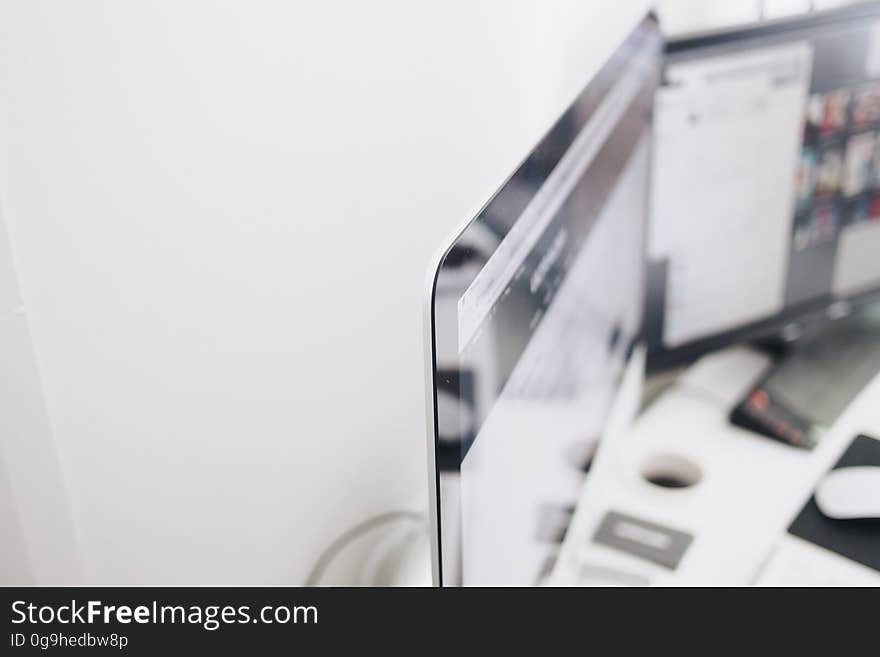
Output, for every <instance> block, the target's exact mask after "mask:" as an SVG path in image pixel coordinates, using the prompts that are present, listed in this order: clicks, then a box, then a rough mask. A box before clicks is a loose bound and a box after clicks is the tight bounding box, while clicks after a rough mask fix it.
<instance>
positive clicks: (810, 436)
mask: <svg viewBox="0 0 880 657" xmlns="http://www.w3.org/2000/svg"><path fill="white" fill-rule="evenodd" d="M878 372H880V314H878V312H877V310H876V309H869V310H864V311H862V312H860V313H856V314H854V315H852V316H850V317H846V318H843V319H840V320H837V321H835V322H831V323H829V324H827V325H826V326H824V327H822V329H821V330H819V331H818V332H816V333H814V334H813V335H811V336H809V337H804V338H801V339H800V340H798V341H797V342H796V343H794V344H792V345H790V346H789V347H788V350H787V351H786V352H785V353H783V354H782V355H781V356H779V357H778V360H777V361H776V363H775V364H774V365H773V368H772V369H771V370H770V372H768V373H767V375H765V376H764V377H763V379H762V380H761V382H760V383H759V384H758V385H757V386H756V387H755V388H754V389H753V390H752V391H750V392H749V394H748V395H746V397H745V399H743V401H742V402H740V404H739V405H738V406H737V407H736V408H735V409H734V410H733V413H732V414H731V416H730V421H731V422H732V423H733V424H734V425H736V426H739V427H743V428H744V429H748V430H749V431H754V432H756V433H760V434H762V435H764V436H768V437H770V438H774V439H776V440H780V441H782V442H784V443H787V444H789V445H795V446H797V447H806V448H808V449H812V448H813V447H815V445H816V444H817V443H818V442H819V440H820V439H821V437H822V434H823V433H824V432H825V429H826V427H830V426H831V425H832V424H834V422H835V421H836V420H837V418H838V417H839V416H840V414H841V413H842V412H843V411H844V409H846V407H847V406H848V405H849V404H850V402H851V401H852V400H853V399H855V397H856V396H857V395H858V394H859V392H861V391H862V389H863V388H864V387H865V386H866V385H867V384H868V383H869V382H870V381H871V379H873V378H874V377H875V376H876V375H877V373H878Z"/></svg>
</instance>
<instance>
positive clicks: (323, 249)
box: [0, 0, 648, 584]
mask: <svg viewBox="0 0 880 657" xmlns="http://www.w3.org/2000/svg"><path fill="white" fill-rule="evenodd" d="M647 4H648V3H647V1H642V0H633V1H631V2H625V3H613V4H609V3H606V2H601V1H599V0H590V1H589V2H585V1H581V0H577V1H576V0H560V1H558V2H554V3H545V2H540V1H539V0H518V1H516V2H509V1H507V0H504V1H502V0H484V1H482V2H477V3H473V2H468V3H465V2H457V3H456V2H452V3H433V4H421V3H411V2H404V1H403V0H394V1H385V2H377V3H362V2H354V1H353V0H351V1H342V2H327V3H291V2H281V1H277V2H268V1H257V2H248V3H241V2H220V1H216V2H196V1H192V0H188V1H185V2H178V1H175V2H171V1H169V0H164V1H159V2H150V3H117V2H110V1H101V2H99V1H97V0H90V1H84V2H78V3H75V4H74V3H68V2H62V1H60V0H58V1H54V2H50V1H46V0H42V1H37V0H26V1H25V0H17V1H10V2H4V3H3V4H2V6H0V197H2V200H3V203H4V209H5V217H4V219H5V221H6V224H7V227H8V229H9V234H10V237H11V244H12V252H13V255H14V259H15V266H16V269H17V273H18V276H19V281H20V286H21V294H22V298H23V301H24V304H25V308H26V319H27V321H28V323H29V327H30V331H31V333H32V338H33V345H34V352H35V355H36V362H37V364H38V366H39V375H40V376H41V378H42V383H43V387H44V390H45V397H46V407H47V409H48V418H49V421H50V424H51V428H52V431H53V440H54V444H56V445H57V449H58V455H57V458H59V459H60V464H61V470H62V474H61V475H59V474H58V473H53V472H46V471H42V470H40V471H38V470H34V469H32V465H31V464H30V462H28V461H26V460H23V459H21V458H18V457H15V456H14V455H13V458H12V459H9V455H10V449H11V447H10V445H11V443H10V441H9V439H8V437H7V435H4V436H3V447H4V457H6V458H7V462H6V467H7V469H8V470H9V471H10V472H13V471H14V472H17V473H18V476H19V477H23V478H25V479H27V478H28V477H31V478H34V479H33V480H36V477H38V476H40V477H43V478H44V481H46V482H48V484H47V485H51V486H62V485H63V486H66V490H67V492H68V494H69V502H70V504H71V507H72V513H73V520H74V523H75V526H76V531H77V533H78V534H79V536H80V538H81V548H82V552H81V554H82V566H83V569H84V574H83V576H82V580H83V581H85V582H87V583H93V584H99V583H103V584H122V583H129V584H137V583H142V584H148V583H149V584H159V583H164V584H183V583H250V584H268V583H272V584H289V583H297V582H300V581H301V580H302V578H303V577H304V575H305V573H306V571H307V569H308V568H309V567H310V566H311V564H312V563H313V561H314V559H315V558H316V557H317V555H318V553H319V552H320V550H321V549H323V547H324V546H326V545H327V544H328V543H329V542H330V540H331V539H332V538H334V537H335V536H336V535H338V534H339V533H340V532H341V531H342V530H344V529H345V528H347V527H349V526H351V525H353V524H354V523H355V522H357V521H360V520H363V519H364V518H366V517H367V516H370V515H373V514H375V513H377V512H383V511H387V510H389V509H392V508H400V507H402V506H406V505H407V504H408V502H409V500H410V498H411V496H412V495H414V494H417V495H422V494H423V492H422V491H423V489H424V486H425V477H424V473H425V467H424V461H425V456H424V445H425V439H424V414H423V386H424V383H423V369H422V361H421V340H422V327H421V314H420V309H421V307H422V298H421V296H422V281H423V278H424V273H425V269H426V267H427V265H428V260H429V256H430V254H431V253H432V252H433V251H434V250H435V249H436V248H437V247H438V246H439V245H440V243H441V242H442V241H443V239H444V237H445V236H446V235H447V234H448V232H449V231H451V230H452V229H453V228H454V227H455V226H456V225H458V224H459V223H460V222H461V221H462V219H463V218H464V217H466V216H468V215H469V214H470V213H472V211H473V210H474V209H475V208H478V207H479V206H480V205H481V204H482V203H483V202H484V201H485V200H486V199H487V198H488V197H489V195H490V194H491V193H492V192H493V191H494V190H495V189H496V188H497V186H498V185H499V184H500V183H501V182H503V180H504V179H505V178H506V176H507V175H508V174H509V173H510V172H511V171H512V170H513V168H514V167H515V166H516V164H517V163H518V162H519V161H520V160H521V159H522V157H524V156H525V155H526V154H527V153H528V151H529V150H530V148H531V146H532V145H533V144H534V143H535V142H536V141H537V139H538V138H539V137H540V136H541V135H542V134H543V133H544V132H545V131H546V129H547V128H548V127H549V125H550V124H551V123H552V121H553V120H555V118H556V117H557V116H558V114H559V112H561V111H562V110H563V109H564V108H565V106H566V105H567V104H568V103H569V102H570V101H571V99H572V98H573V97H574V96H575V94H576V93H577V92H578V91H580V89H581V88H582V87H583V85H584V84H585V83H586V82H587V81H588V80H589V79H590V77H591V76H592V75H593V73H594V72H595V71H596V70H597V69H598V68H599V66H600V65H601V64H602V62H603V60H604V59H605V57H606V56H607V55H608V54H609V53H610V52H611V51H612V50H613V48H614V47H615V46H616V45H617V44H618V43H619V42H620V41H621V40H622V39H623V37H624V35H625V34H626V33H627V32H628V31H629V30H630V29H631V28H632V27H633V25H634V24H635V22H636V20H637V19H638V18H639V17H640V16H641V15H642V13H643V12H644V10H645V9H646V7H647ZM0 376H2V377H8V376H9V374H8V372H7V371H3V372H2V374H0ZM4 384H5V385H9V384H10V382H9V381H8V380H5V379H4ZM12 385H16V380H15V379H13V381H12ZM21 422H26V420H21ZM22 426H24V425H22ZM16 431H18V429H16ZM47 458H49V459H51V458H52V455H51V454H50V455H49V456H48V457H47ZM62 481H63V484H62ZM18 492H19V491H16V493H18ZM27 495H30V493H28V494H27ZM18 504H19V505H20V508H21V509H29V508H31V506H30V504H31V502H30V501H29V500H28V499H25V498H19V499H18ZM26 513H30V512H29V511H27V512H26ZM35 554H36V553H35ZM36 556H39V555H36ZM40 558H41V559H43V560H44V561H47V562H48V563H49V564H50V565H53V566H54V565H58V563H59V562H56V561H55V559H56V557H55V556H49V555H45V554H44V555H42V556H41V557H40ZM44 572H46V575H45V577H43V578H42V581H43V582H44V583H57V582H59V581H61V580H63V579H65V577H63V576H62V575H61V574H51V572H50V571H48V570H47V571H44ZM69 572H75V568H71V569H70V571H69Z"/></svg>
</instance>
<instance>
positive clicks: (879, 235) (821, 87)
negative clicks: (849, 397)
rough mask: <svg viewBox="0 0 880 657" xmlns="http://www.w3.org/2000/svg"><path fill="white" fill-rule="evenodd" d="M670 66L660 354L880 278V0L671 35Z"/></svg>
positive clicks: (657, 297) (663, 138)
mask: <svg viewBox="0 0 880 657" xmlns="http://www.w3.org/2000/svg"><path fill="white" fill-rule="evenodd" d="M665 78H666V79H665V85H664V87H663V88H662V89H661V90H660V92H658V96H657V106H656V133H655V134H656V137H655V159H654V165H653V166H654V170H653V180H652V200H651V204H652V208H651V214H652V216H651V232H650V236H649V252H650V268H649V295H648V297H649V298H648V312H647V318H646V335H647V341H648V344H649V347H650V357H649V361H650V363H651V364H652V365H654V366H657V365H674V364H677V363H678V362H681V361H685V360H688V359H689V358H692V357H694V356H696V355H699V354H701V353H704V352H705V351H708V350H709V349H714V348H717V347H720V346H723V345H725V344H729V343H731V342H734V341H739V340H742V339H745V338H749V337H758V336H759V335H761V334H763V333H766V332H768V331H769V332H772V331H778V330H780V329H781V328H782V327H783V326H785V325H786V324H789V323H791V322H793V321H799V320H804V319H806V318H808V317H814V316H815V317H821V316H823V315H825V314H828V313H830V314H832V315H833V314H835V313H839V312H845V311H846V308H847V303H848V302H851V301H854V300H858V299H861V298H864V296H865V295H869V294H871V293H874V292H876V291H877V290H878V289H880V258H878V257H877V254H878V253H880V5H877V4H874V3H872V4H870V5H867V6H861V7H858V8H856V9H844V10H837V11H831V12H823V13H821V14H818V15H815V16H813V17H810V18H805V19H792V20H789V21H781V22H776V23H772V24H770V25H766V26H763V27H758V28H750V29H742V30H737V31H730V32H723V33H718V34H715V35H711V36H707V37H704V38H692V39H689V40H684V41H681V42H678V43H672V44H671V45H670V47H669V52H668V57H667V62H666V73H665Z"/></svg>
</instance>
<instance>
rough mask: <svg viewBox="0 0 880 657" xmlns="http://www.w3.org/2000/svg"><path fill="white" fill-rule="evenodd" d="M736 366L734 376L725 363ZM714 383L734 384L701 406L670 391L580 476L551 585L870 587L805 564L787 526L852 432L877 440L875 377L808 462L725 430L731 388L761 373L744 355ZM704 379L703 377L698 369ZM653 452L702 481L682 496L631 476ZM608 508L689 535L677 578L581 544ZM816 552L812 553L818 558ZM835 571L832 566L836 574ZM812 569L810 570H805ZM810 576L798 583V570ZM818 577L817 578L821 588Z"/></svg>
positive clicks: (802, 454)
mask: <svg viewBox="0 0 880 657" xmlns="http://www.w3.org/2000/svg"><path fill="white" fill-rule="evenodd" d="M737 360H738V361H739V362H740V365H741V367H740V368H739V370H735V368H733V367H732V364H733V363H734V361H737ZM715 362H716V363H717V364H718V365H719V370H718V372H719V377H723V378H725V379H726V378H730V377H734V378H736V379H737V380H738V385H736V386H734V385H728V386H727V388H726V390H727V393H724V394H720V395H716V396H713V397H711V398H710V397H707V396H706V395H705V394H704V392H703V391H702V390H700V389H699V388H694V387H692V385H686V386H685V385H683V386H677V387H675V388H672V389H671V390H670V391H669V392H667V393H666V394H664V395H663V396H662V397H661V398H660V399H659V400H657V401H656V402H655V403H654V404H653V405H652V406H651V407H650V408H649V409H648V410H647V411H646V412H645V413H644V414H643V415H642V416H641V417H640V418H639V420H638V421H637V423H636V425H635V426H634V428H633V430H632V431H631V432H630V434H629V435H627V436H625V437H623V438H621V439H618V440H615V441H614V443H613V444H612V445H609V446H605V447H603V450H602V451H601V452H600V456H601V459H597V461H596V462H595V463H594V466H593V468H592V469H591V471H590V476H589V477H588V478H587V481H586V484H585V486H584V489H583V491H582V493H581V501H580V503H579V505H578V509H577V512H576V514H575V517H574V519H573V521H572V526H571V528H570V530H569V533H568V535H567V536H566V541H565V544H564V546H563V551H562V556H561V557H560V560H559V562H558V565H557V569H556V571H555V572H554V579H553V581H554V583H557V584H573V583H575V584H576V583H578V582H579V581H580V573H581V572H582V570H583V569H584V568H585V567H589V568H591V569H593V570H595V569H596V568H602V569H605V570H614V571H616V572H618V573H623V574H625V575H626V576H628V577H629V578H630V579H633V580H635V581H638V580H640V579H641V580H646V581H648V582H650V583H652V584H659V585H682V584H690V585H708V584H725V585H727V584H730V585H742V584H749V583H753V582H755V581H759V582H760V583H762V584H765V583H766V584H798V583H804V584H809V583H811V582H816V581H823V582H826V583H827V582H830V581H841V582H843V581H851V579H852V577H849V580H847V576H851V575H852V573H854V572H855V573H860V574H861V577H860V578H859V582H860V583H866V584H871V583H873V584H877V583H880V575H878V574H877V573H875V572H874V571H871V570H870V569H867V568H862V567H861V566H859V565H858V564H853V563H851V562H849V561H847V560H843V559H841V558H840V557H836V556H834V555H831V553H827V552H826V551H824V550H823V551H821V552H822V553H823V555H824V557H825V560H826V561H827V560H828V559H831V560H832V561H834V562H838V565H837V566H835V567H831V568H828V567H823V562H822V561H817V562H814V563H813V565H812V566H808V563H809V560H808V559H807V562H805V561H804V558H805V557H804V550H798V547H799V546H798V545H797V543H796V542H795V541H794V539H790V537H788V536H787V535H786V528H787V527H788V525H789V524H790V523H791V521H792V520H793V519H794V518H795V516H796V515H797V513H798V512H799V511H800V509H801V508H802V507H803V505H804V503H805V502H806V501H807V500H808V499H809V497H810V496H811V495H812V493H813V490H814V489H815V487H816V485H817V483H818V482H819V480H820V479H821V478H822V477H823V476H824V474H825V473H826V472H827V470H829V469H830V468H831V466H832V465H833V464H834V463H835V462H836V461H837V459H838V458H839V457H840V455H841V453H842V452H843V451H844V450H845V449H846V447H847V446H848V445H849V443H850V442H851V441H852V440H853V438H855V437H856V436H857V435H858V434H860V433H866V434H868V435H873V436H880V404H878V399H880V375H878V377H876V378H875V379H874V380H873V381H872V382H871V383H870V384H869V385H868V386H867V387H866V388H865V389H864V390H863V391H862V393H861V394H860V395H859V396H858V397H857V398H856V399H855V400H854V401H853V402H852V403H851V404H850V406H849V407H848V408H847V410H846V411H845V412H844V413H843V415H842V416H841V417H840V418H839V419H838V421H837V422H836V423H835V424H834V426H833V427H832V428H831V429H830V430H829V431H828V432H827V433H826V434H825V436H824V437H823V439H822V441H821V442H820V444H819V446H818V447H817V448H816V449H815V450H813V451H812V452H809V451H805V450H799V449H795V448H792V447H789V446H787V445H784V444H782V443H779V442H776V441H773V440H770V439H768V438H765V437H762V436H759V435H757V434H753V433H750V432H747V431H743V430H741V429H738V428H736V427H734V426H732V425H731V424H730V423H729V422H728V420H727V416H728V413H729V411H730V409H731V408H732V407H733V405H734V404H735V403H736V402H737V401H738V399H739V397H738V396H737V395H734V394H733V393H734V392H735V391H736V389H737V388H739V387H740V386H743V385H744V386H746V387H747V386H748V385H749V384H751V383H754V382H755V380H756V379H757V377H758V376H759V375H760V373H761V371H762V369H763V367H764V364H763V362H762V361H761V359H754V358H752V357H750V356H749V355H748V353H747V352H746V351H744V350H740V349H737V350H732V351H730V352H727V353H726V354H724V357H723V358H718V359H717V360H716V361H715ZM701 377H702V381H703V382H708V381H709V379H710V377H709V373H708V371H707V370H706V369H704V371H703V372H702V374H701ZM656 454H673V455H676V456H679V457H684V458H686V459H687V460H689V461H691V462H693V463H695V464H697V465H698V466H699V467H700V469H701V471H702V475H703V476H702V480H701V481H700V483H698V484H697V485H695V486H693V487H691V488H686V489H663V488H658V487H656V486H654V485H652V484H650V483H648V482H646V481H645V480H643V479H642V478H641V476H640V474H639V472H640V469H641V466H642V464H644V463H645V462H646V461H647V460H648V459H650V458H651V457H652V456H654V455H656ZM609 510H615V511H619V512H622V513H626V514H630V515H633V516H635V517H637V518H641V519H644V520H647V521H650V522H656V523H660V524H662V525H666V526H668V527H670V528H672V529H678V530H681V531H685V532H688V533H691V534H693V535H694V541H693V543H692V544H691V546H690V547H689V549H688V550H687V552H686V553H685V556H684V558H683V559H682V561H681V563H680V564H679V566H678V568H677V569H676V570H675V571H670V570H667V569H665V568H663V567H661V566H656V565H654V564H652V563H650V562H647V561H644V560H641V559H638V558H635V557H631V556H629V555H626V554H624V553H622V552H618V551H615V550H611V549H609V548H605V547H602V546H600V545H596V544H594V543H592V542H591V537H592V535H593V533H594V531H595V529H596V527H597V526H598V523H599V521H600V520H601V518H602V517H603V516H604V515H605V513H606V512H607V511H609ZM817 549H818V548H817ZM841 563H842V564H843V565H840V564H841ZM810 568H812V570H810ZM805 569H807V570H810V573H811V574H810V578H808V579H805V581H803V582H801V581H800V580H798V579H797V577H798V573H799V572H804V570H805ZM823 578H824V579H823Z"/></svg>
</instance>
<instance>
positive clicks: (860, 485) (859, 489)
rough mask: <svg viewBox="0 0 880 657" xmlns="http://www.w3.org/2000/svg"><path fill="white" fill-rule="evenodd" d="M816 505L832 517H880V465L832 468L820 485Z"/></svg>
mask: <svg viewBox="0 0 880 657" xmlns="http://www.w3.org/2000/svg"><path fill="white" fill-rule="evenodd" d="M816 505H817V506H818V507H819V510H820V511H821V512H822V513H824V514H825V515H826V516H828V517H829V518H837V519H840V520H847V519H851V518H880V467H870V466H857V467H851V468H838V469H837V470H832V471H831V472H829V473H828V474H827V475H825V477H824V478H823V479H822V481H821V482H820V483H819V486H818V487H817V488H816Z"/></svg>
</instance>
